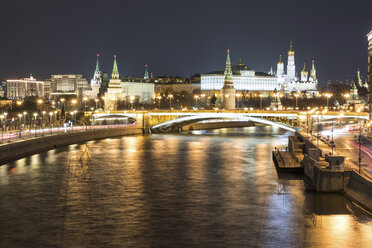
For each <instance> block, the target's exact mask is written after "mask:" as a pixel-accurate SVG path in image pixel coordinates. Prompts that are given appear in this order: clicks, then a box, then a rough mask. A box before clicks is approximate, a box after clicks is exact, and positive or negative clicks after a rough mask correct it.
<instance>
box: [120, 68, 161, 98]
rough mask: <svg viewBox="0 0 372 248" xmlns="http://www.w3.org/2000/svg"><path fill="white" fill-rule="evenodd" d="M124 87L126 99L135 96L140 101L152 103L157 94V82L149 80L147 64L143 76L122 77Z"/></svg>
mask: <svg viewBox="0 0 372 248" xmlns="http://www.w3.org/2000/svg"><path fill="white" fill-rule="evenodd" d="M122 87H123V92H124V94H125V98H126V100H129V99H130V97H131V96H135V97H136V99H137V100H138V101H139V102H146V103H150V102H151V100H152V98H153V97H154V96H155V84H154V83H150V82H149V74H148V71H147V65H145V75H144V77H143V79H141V78H131V77H124V78H122Z"/></svg>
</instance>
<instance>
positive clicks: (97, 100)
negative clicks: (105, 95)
mask: <svg viewBox="0 0 372 248" xmlns="http://www.w3.org/2000/svg"><path fill="white" fill-rule="evenodd" d="M94 101H95V102H96V110H97V109H98V102H99V99H97V98H96V99H94Z"/></svg>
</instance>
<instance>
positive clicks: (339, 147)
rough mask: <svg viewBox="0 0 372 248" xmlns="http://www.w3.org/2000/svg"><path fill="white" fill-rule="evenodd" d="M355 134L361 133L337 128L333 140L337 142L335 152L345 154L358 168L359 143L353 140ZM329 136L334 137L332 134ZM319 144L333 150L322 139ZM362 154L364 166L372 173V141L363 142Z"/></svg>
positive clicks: (328, 150)
mask: <svg viewBox="0 0 372 248" xmlns="http://www.w3.org/2000/svg"><path fill="white" fill-rule="evenodd" d="M327 135H328V134H327ZM355 135H359V133H358V132H355V133H352V132H347V131H344V130H335V131H334V133H333V140H334V142H335V148H334V154H335V155H341V156H345V158H346V159H347V160H349V161H350V162H352V163H353V164H355V168H358V158H359V144H358V143H356V142H355V141H354V140H353V138H354V136H355ZM329 136H330V137H332V136H331V135H329ZM316 143H317V141H316V138H314V144H316ZM319 145H320V147H321V148H322V149H325V150H326V151H327V152H330V151H331V148H329V146H327V145H326V144H325V143H323V142H322V141H319ZM361 155H362V168H363V169H365V170H366V171H367V172H368V173H369V174H370V175H372V141H370V142H366V143H363V144H362V145H361Z"/></svg>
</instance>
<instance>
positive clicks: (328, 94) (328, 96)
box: [324, 93, 332, 109]
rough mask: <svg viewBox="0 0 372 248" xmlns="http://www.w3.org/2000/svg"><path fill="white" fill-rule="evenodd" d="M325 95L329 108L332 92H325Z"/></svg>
mask: <svg viewBox="0 0 372 248" xmlns="http://www.w3.org/2000/svg"><path fill="white" fill-rule="evenodd" d="M324 96H325V97H326V98H327V109H328V102H329V98H331V97H332V94H331V93H325V94H324Z"/></svg>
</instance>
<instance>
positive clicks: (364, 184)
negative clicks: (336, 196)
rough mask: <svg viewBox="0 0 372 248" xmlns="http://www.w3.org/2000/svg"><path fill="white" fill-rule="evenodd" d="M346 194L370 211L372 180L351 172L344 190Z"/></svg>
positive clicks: (371, 205)
mask: <svg viewBox="0 0 372 248" xmlns="http://www.w3.org/2000/svg"><path fill="white" fill-rule="evenodd" d="M344 192H345V194H346V196H348V197H350V198H351V199H353V200H354V201H356V202H358V203H359V204H361V205H362V206H363V207H365V208H367V209H368V210H370V211H372V180H371V179H369V178H368V177H364V176H361V175H360V174H358V173H357V172H355V171H352V172H351V175H350V180H349V183H348V185H347V186H346V187H345V190H344Z"/></svg>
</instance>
